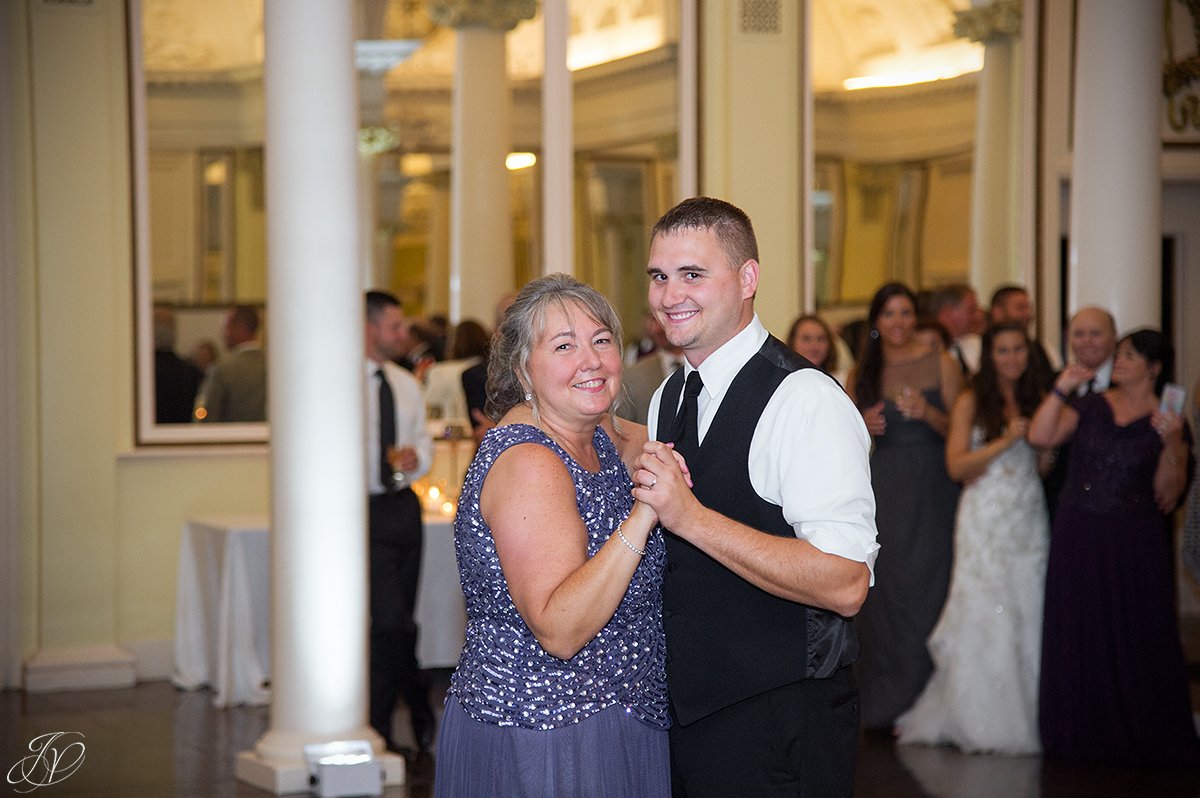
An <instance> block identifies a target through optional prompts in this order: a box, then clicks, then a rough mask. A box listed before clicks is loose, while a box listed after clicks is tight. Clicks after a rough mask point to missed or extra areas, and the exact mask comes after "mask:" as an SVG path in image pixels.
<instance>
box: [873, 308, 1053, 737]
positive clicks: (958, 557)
mask: <svg viewBox="0 0 1200 798" xmlns="http://www.w3.org/2000/svg"><path fill="white" fill-rule="evenodd" d="M981 352H982V356H981V362H980V367H979V373H978V374H976V375H974V377H973V378H972V380H971V389H970V390H967V391H964V392H963V393H962V394H960V395H959V397H958V399H957V400H956V401H955V403H954V408H953V410H952V411H951V413H950V431H949V433H948V434H947V436H946V467H947V470H948V471H949V473H950V477H951V478H952V479H955V480H959V481H961V482H963V483H964V485H965V487H964V488H963V491H962V496H961V497H960V499H959V502H958V514H957V516H956V518H955V524H954V569H953V575H952V576H951V579H950V594H949V596H948V597H947V598H946V606H945V608H944V609H943V610H942V616H941V618H940V619H938V623H937V626H936V627H934V630H933V634H932V635H931V636H930V638H929V653H930V655H931V656H932V657H933V663H934V672H933V676H932V677H931V678H930V680H929V683H928V684H927V685H926V686H925V691H924V692H923V693H921V697H920V698H918V699H917V702H916V703H915V704H914V705H913V706H912V708H911V709H909V710H908V711H907V712H905V713H904V714H903V715H901V716H900V718H899V719H898V720H897V721H896V726H897V728H898V729H899V731H900V742H901V743H928V744H939V743H952V744H954V745H956V746H958V747H959V748H960V749H962V750H964V751H967V752H977V751H990V752H997V753H1005V754H1032V753H1037V752H1038V751H1039V750H1040V746H1039V744H1038V727H1037V690H1038V664H1039V662H1040V659H1041V649H1042V588H1043V585H1044V582H1045V578H1046V550H1047V547H1048V545H1049V525H1050V524H1049V518H1048V517H1047V514H1046V498H1045V494H1044V492H1043V489H1042V481H1041V478H1040V475H1039V467H1038V466H1039V453H1038V452H1037V451H1035V450H1034V449H1033V447H1031V446H1030V445H1029V443H1028V441H1026V439H1025V433H1026V431H1027V430H1028V429H1029V419H1030V417H1031V416H1032V415H1033V413H1034V411H1035V410H1036V409H1037V406H1038V403H1039V402H1040V401H1041V398H1042V390H1041V386H1042V385H1043V384H1044V383H1043V378H1042V377H1041V376H1040V374H1039V373H1038V372H1037V371H1036V370H1034V369H1031V368H1030V363H1029V352H1030V341H1029V338H1028V336H1027V335H1026V333H1025V329H1024V327H1022V326H1021V325H1019V324H1016V323H1010V324H1001V325H997V326H996V327H993V328H992V329H991V330H989V331H988V332H987V333H986V334H985V335H984V336H983V344H982V347H981ZM1040 459H1041V464H1042V465H1044V466H1046V467H1048V466H1049V464H1050V462H1049V459H1048V458H1047V457H1041V458H1040Z"/></svg>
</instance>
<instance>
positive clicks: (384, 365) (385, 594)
mask: <svg viewBox="0 0 1200 798" xmlns="http://www.w3.org/2000/svg"><path fill="white" fill-rule="evenodd" d="M366 303H367V323H366V340H365V344H366V373H365V377H366V386H367V389H366V399H367V408H366V419H367V423H366V430H367V439H366V450H367V489H368V492H369V493H370V498H369V501H368V516H367V517H368V525H369V529H370V607H371V634H370V701H369V704H370V709H369V714H370V723H371V726H372V728H374V729H375V731H377V732H378V733H379V734H380V736H382V737H383V739H384V742H385V744H386V746H387V748H388V750H390V751H399V752H403V749H402V748H401V747H400V746H398V745H397V744H396V742H395V741H394V740H393V739H392V714H393V712H394V710H395V707H396V701H397V699H398V698H399V697H400V696H401V695H403V696H404V700H405V703H407V704H408V710H409V715H410V716H411V719H412V730H413V737H414V739H415V740H416V743H417V747H418V748H419V749H420V750H422V751H424V750H427V749H428V748H429V746H430V745H431V744H432V742H433V710H432V709H431V708H430V706H429V687H428V685H427V684H426V683H425V680H424V677H423V675H422V674H421V672H420V670H419V668H418V667H417V657H416V650H417V633H418V629H417V624H416V620H415V618H414V610H415V607H416V601H417V583H418V581H419V579H420V570H421V548H422V535H423V533H424V530H423V529H422V525H421V505H420V502H419V501H418V499H417V496H416V494H414V493H413V491H412V488H411V487H410V485H411V484H412V481H413V480H414V479H417V478H419V477H420V476H422V475H423V474H425V472H427V471H428V470H429V465H430V463H431V461H432V460H433V441H432V440H431V438H430V437H429V433H428V431H427V430H426V428H425V399H424V397H423V396H422V394H421V386H420V385H419V384H418V383H417V381H416V379H415V378H414V377H413V376H412V374H410V373H409V372H407V371H405V370H404V369H402V368H400V366H398V365H396V363H395V362H393V360H394V358H395V357H397V356H398V355H399V354H401V350H402V347H403V343H404V341H405V336H406V331H405V326H404V314H403V313H402V312H401V310H400V303H399V302H398V301H397V300H396V298H395V297H394V296H392V295H391V294H388V293H385V292H383V291H368V292H367V295H366Z"/></svg>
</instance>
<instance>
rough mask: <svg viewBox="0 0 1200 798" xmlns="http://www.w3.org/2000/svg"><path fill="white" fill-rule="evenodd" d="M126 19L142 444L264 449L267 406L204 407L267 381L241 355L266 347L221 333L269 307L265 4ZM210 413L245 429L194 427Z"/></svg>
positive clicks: (135, 3) (142, 0)
mask: <svg viewBox="0 0 1200 798" xmlns="http://www.w3.org/2000/svg"><path fill="white" fill-rule="evenodd" d="M129 20H130V28H131V29H130V42H131V70H130V75H131V81H132V86H131V95H132V98H133V102H132V106H133V115H134V120H133V130H134V162H135V166H136V167H137V179H136V186H137V189H138V194H139V201H138V202H136V203H135V208H136V216H135V218H136V224H137V241H138V245H137V257H138V264H137V275H138V277H137V304H138V311H139V313H138V340H139V341H140V342H141V345H140V346H139V348H138V394H137V396H138V414H137V415H138V419H137V421H138V423H137V430H138V435H137V439H138V442H139V443H141V444H147V443H168V442H231V441H264V440H266V435H267V429H266V426H265V424H264V423H263V422H264V421H265V412H264V410H263V409H261V408H259V407H254V408H252V409H250V410H245V409H241V410H237V411H222V412H224V413H225V414H226V418H225V419H220V418H219V413H217V412H213V410H212V409H211V408H209V407H207V404H206V403H207V402H211V399H209V400H206V399H205V397H206V396H208V397H212V396H222V397H223V396H225V395H226V394H227V393H228V391H227V389H226V386H227V385H228V384H229V382H230V379H229V377H228V375H229V374H232V373H241V374H243V376H246V375H248V377H249V378H251V379H255V380H258V379H260V378H261V379H262V380H265V376H262V375H261V374H259V375H258V376H255V374H254V372H253V370H247V369H246V368H245V367H244V365H243V367H242V368H241V369H240V370H239V369H238V368H236V367H237V366H238V364H244V360H245V357H246V356H245V355H244V354H243V350H245V349H248V348H255V349H258V347H259V346H260V345H261V340H260V337H259V335H258V333H257V332H256V333H255V334H254V335H253V336H252V337H251V338H250V339H247V338H246V337H245V335H244V334H243V333H241V332H238V331H234V332H233V333H232V335H231V334H230V331H229V329H228V325H227V323H226V321H227V316H228V315H229V312H230V309H231V308H233V307H235V306H239V307H241V306H244V307H245V308H246V310H245V311H241V312H240V315H241V316H245V315H246V313H248V312H251V311H252V312H253V313H254V314H255V315H258V314H259V313H261V311H262V309H263V308H264V307H265V300H266V237H265V224H264V213H263V211H264V205H265V203H264V197H263V173H262V164H263V131H262V4H261V0H255V1H254V2H245V1H243V0H236V2H235V1H234V0H225V1H224V2H199V1H198V0H189V1H188V2H171V3H164V2H160V1H159V0H130V2H129ZM151 308H153V313H152V314H151ZM239 329H240V327H239ZM258 329H264V327H262V326H259V327H258ZM151 342H152V343H153V351H151V346H150V344H151ZM258 352H259V354H260V355H261V349H258ZM260 371H261V370H260ZM197 374H199V375H200V385H198V386H195V388H193V387H192V385H193V380H194V378H195V376H196V375H197ZM257 392H258V394H260V395H261V394H263V393H264V392H265V384H263V385H260V386H258V388H257ZM188 393H191V394H192V408H190V409H189V411H188V413H187V415H186V417H185V416H184V414H183V407H184V405H185V403H186V396H187V394H188ZM222 401H224V400H222ZM250 403H251V404H252V405H255V404H257V405H261V404H262V400H261V399H258V400H251V402H250ZM244 404H245V402H244V401H243V402H242V405H244ZM214 416H216V417H217V418H218V419H219V420H223V421H236V423H229V424H226V423H222V424H219V425H216V426H210V425H208V424H204V425H200V424H197V423H196V422H197V421H201V420H211V419H212V418H213V417H214Z"/></svg>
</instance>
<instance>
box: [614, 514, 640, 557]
mask: <svg viewBox="0 0 1200 798" xmlns="http://www.w3.org/2000/svg"><path fill="white" fill-rule="evenodd" d="M621 523H622V524H623V523H625V522H624V521H622V522H621ZM617 537H619V538H620V539H621V542H622V543H624V544H625V545H626V546H628V547H629V550H630V551H632V552H633V553H634V554H636V555H637V556H639V557H642V556H645V554H646V550H645V549H639V548H638V547H637V546H635V545H633V544H632V543H630V542H629V539H628V538H626V537H625V533H624V532H622V531H621V524H617Z"/></svg>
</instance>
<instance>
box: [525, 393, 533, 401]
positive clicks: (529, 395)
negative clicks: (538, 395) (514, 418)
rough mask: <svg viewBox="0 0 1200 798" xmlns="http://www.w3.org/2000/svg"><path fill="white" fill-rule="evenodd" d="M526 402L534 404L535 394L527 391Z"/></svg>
mask: <svg viewBox="0 0 1200 798" xmlns="http://www.w3.org/2000/svg"><path fill="white" fill-rule="evenodd" d="M525 401H526V402H532V401H533V394H532V393H530V392H529V391H526V392H525Z"/></svg>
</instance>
